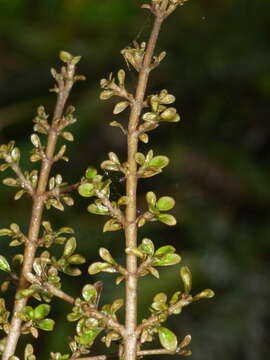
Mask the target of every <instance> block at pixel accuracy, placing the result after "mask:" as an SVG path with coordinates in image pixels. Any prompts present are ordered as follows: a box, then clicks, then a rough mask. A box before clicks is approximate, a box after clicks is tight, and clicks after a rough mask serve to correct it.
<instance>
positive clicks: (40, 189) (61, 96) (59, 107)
mask: <svg viewBox="0 0 270 360" xmlns="http://www.w3.org/2000/svg"><path fill="white" fill-rule="evenodd" d="M69 70H70V72H69V73H68V78H67V79H66V81H64V80H61V81H60V82H59V93H58V97H57V102H56V106H55V110H54V115H53V120H52V125H51V127H50V131H49V134H48V140H47V146H46V157H45V158H44V159H43V160H42V165H41V170H40V176H39V180H38V186H37V190H36V192H35V193H34V194H33V205H32V213H31V218H30V223H29V228H28V241H27V242H26V244H25V249H24V262H23V266H22V270H21V274H20V279H19V284H18V288H17V291H20V290H22V289H25V288H26V287H27V286H28V284H29V283H28V281H27V275H26V274H28V273H30V272H31V271H32V266H33V262H34V259H35V254H36V250H37V248H38V236H39V231H40V225H41V221H42V214H43V209H44V200H45V198H46V196H45V194H46V188H47V184H48V179H49V176H50V171H51V168H52V165H53V158H54V152H55V146H56V142H57V138H58V131H57V128H58V123H59V122H60V121H61V118H62V114H63V111H64V108H65V105H66V101H67V99H68V96H69V94H70V91H71V88H72V86H73V83H74V80H73V76H74V72H75V67H74V66H72V67H69ZM27 300H28V299H27V298H23V299H19V300H15V302H14V307H13V313H12V319H11V324H10V329H9V334H8V337H7V342H6V346H5V350H4V353H3V357H2V360H8V359H9V357H10V356H12V355H14V353H15V351H16V346H17V343H18V340H19V337H20V334H21V324H22V320H21V319H19V317H18V316H17V313H18V312H20V311H21V310H22V309H23V308H24V307H25V306H26V304H27Z"/></svg>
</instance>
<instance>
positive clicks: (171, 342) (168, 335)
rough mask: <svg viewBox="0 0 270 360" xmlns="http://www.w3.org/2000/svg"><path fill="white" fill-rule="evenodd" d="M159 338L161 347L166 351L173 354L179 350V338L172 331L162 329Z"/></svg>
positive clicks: (159, 331)
mask: <svg viewBox="0 0 270 360" xmlns="http://www.w3.org/2000/svg"><path fill="white" fill-rule="evenodd" d="M158 336H159V341H160V343H161V345H162V346H163V347H164V348H165V349H166V350H169V351H172V352H173V351H175V350H176V349H177V338H176V336H175V334H174V333H173V332H172V331H171V330H169V329H167V328H165V327H160V328H159V330H158Z"/></svg>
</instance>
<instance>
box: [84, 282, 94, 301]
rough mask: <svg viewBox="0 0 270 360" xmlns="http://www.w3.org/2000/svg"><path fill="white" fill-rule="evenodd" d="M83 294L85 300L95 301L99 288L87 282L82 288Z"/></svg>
mask: <svg viewBox="0 0 270 360" xmlns="http://www.w3.org/2000/svg"><path fill="white" fill-rule="evenodd" d="M82 296H83V298H84V300H85V301H87V302H94V301H95V299H96V298H97V290H96V288H95V287H94V286H93V285H91V284H87V285H85V286H84V287H83V289H82Z"/></svg>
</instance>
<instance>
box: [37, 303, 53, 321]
mask: <svg viewBox="0 0 270 360" xmlns="http://www.w3.org/2000/svg"><path fill="white" fill-rule="evenodd" d="M50 310H51V307H50V305H48V304H41V305H38V306H37V307H36V308H35V310H34V318H35V320H41V319H44V318H45V317H46V316H47V315H48V314H49V312H50Z"/></svg>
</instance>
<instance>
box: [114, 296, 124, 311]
mask: <svg viewBox="0 0 270 360" xmlns="http://www.w3.org/2000/svg"><path fill="white" fill-rule="evenodd" d="M123 305H124V300H123V299H117V300H115V301H114V302H113V303H112V306H111V312H112V313H113V314H114V313H116V311H118V310H119V309H121V307H122V306H123Z"/></svg>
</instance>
